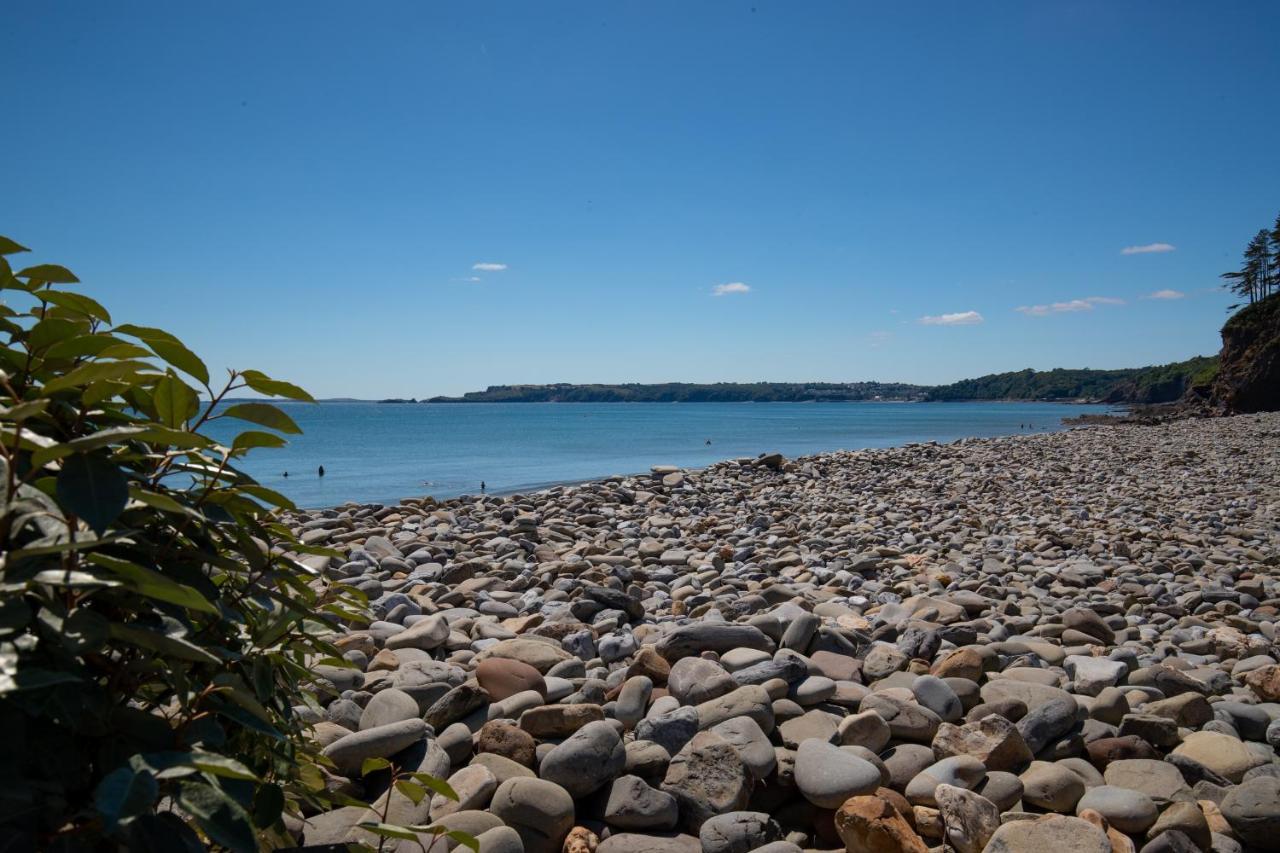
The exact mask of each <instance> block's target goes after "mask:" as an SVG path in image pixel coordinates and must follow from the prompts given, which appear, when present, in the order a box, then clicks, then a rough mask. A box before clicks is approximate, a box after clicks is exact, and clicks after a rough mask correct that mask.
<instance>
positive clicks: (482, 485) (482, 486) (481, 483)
mask: <svg viewBox="0 0 1280 853" xmlns="http://www.w3.org/2000/svg"><path fill="white" fill-rule="evenodd" d="M480 491H482V492H483V491H484V480H481V481H480Z"/></svg>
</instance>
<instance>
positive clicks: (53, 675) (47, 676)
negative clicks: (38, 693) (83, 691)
mask: <svg viewBox="0 0 1280 853" xmlns="http://www.w3.org/2000/svg"><path fill="white" fill-rule="evenodd" d="M79 683H80V679H78V678H76V677H75V676H74V675H72V674H71V673H69V672H54V671H53V670H51V669H24V670H22V671H21V672H19V673H18V675H17V678H16V681H15V684H14V686H13V687H11V688H10V690H11V691H13V692H18V693H20V692H22V691H23V690H41V689H43V688H45V687H55V686H57V685H59V684H79ZM4 692H6V691H3V690H0V693H4Z"/></svg>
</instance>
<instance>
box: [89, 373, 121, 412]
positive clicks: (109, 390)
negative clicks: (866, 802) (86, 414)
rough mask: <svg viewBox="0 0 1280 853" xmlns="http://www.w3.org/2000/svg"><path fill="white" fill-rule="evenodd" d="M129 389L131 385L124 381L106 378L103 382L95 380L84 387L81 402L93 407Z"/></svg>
mask: <svg viewBox="0 0 1280 853" xmlns="http://www.w3.org/2000/svg"><path fill="white" fill-rule="evenodd" d="M128 390H129V386H128V385H127V384H125V383H124V382H115V381H113V380H110V379H105V380H103V381H102V382H94V383H92V384H91V385H89V387H88V388H86V389H84V393H83V394H81V395H80V402H81V403H82V404H83V405H84V406H85V407H87V408H93V407H94V406H96V405H98V404H99V403H101V402H102V401H103V400H109V399H111V398H112V397H115V396H118V395H121V394H124V392H126V391H128Z"/></svg>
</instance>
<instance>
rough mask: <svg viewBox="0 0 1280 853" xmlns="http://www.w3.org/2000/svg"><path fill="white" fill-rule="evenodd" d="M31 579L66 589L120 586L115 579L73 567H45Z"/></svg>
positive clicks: (34, 581) (33, 581)
mask: <svg viewBox="0 0 1280 853" xmlns="http://www.w3.org/2000/svg"><path fill="white" fill-rule="evenodd" d="M31 581H32V583H38V584H44V585H45V586H60V587H65V588H66V589H87V588H91V587H96V586H100V587H112V586H121V584H120V583H119V582H117V581H113V580H107V579H106V578H102V577H98V576H97V575H95V574H93V573H91V572H81V571H76V570H75V569H45V570H44V571H42V572H36V574H35V577H33V578H31Z"/></svg>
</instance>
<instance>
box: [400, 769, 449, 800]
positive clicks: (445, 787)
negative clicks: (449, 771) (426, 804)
mask: <svg viewBox="0 0 1280 853" xmlns="http://www.w3.org/2000/svg"><path fill="white" fill-rule="evenodd" d="M409 776H410V777H411V778H412V779H413V780H414V781H416V782H420V783H421V784H423V785H426V786H427V787H428V788H430V789H431V790H432V791H435V792H436V793H437V794H439V795H440V796H442V797H444V798H445V799H446V800H453V801H454V802H457V801H458V792H457V791H455V790H453V788H451V787H450V786H449V783H448V782H446V781H444V780H443V779H437V778H436V777H434V776H432V775H431V774H430V773H410V774H409Z"/></svg>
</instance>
